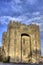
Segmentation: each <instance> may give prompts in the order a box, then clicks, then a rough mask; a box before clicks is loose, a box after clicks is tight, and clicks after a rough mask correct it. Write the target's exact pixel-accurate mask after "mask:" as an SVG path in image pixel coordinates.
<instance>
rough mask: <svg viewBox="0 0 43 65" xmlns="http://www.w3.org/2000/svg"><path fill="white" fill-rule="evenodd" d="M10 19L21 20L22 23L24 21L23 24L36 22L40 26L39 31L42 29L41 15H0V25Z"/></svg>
mask: <svg viewBox="0 0 43 65" xmlns="http://www.w3.org/2000/svg"><path fill="white" fill-rule="evenodd" d="M10 20H15V21H18V22H22V23H25V24H30V23H33V24H37V25H39V26H40V31H43V15H40V16H36V17H33V18H29V17H27V16H25V15H20V16H18V17H11V16H1V17H0V23H1V24H2V25H3V24H8V22H9V21H10Z"/></svg>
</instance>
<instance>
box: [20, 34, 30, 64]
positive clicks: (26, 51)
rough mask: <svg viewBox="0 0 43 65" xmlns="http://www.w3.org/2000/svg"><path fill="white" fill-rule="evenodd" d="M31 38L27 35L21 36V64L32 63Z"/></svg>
mask: <svg viewBox="0 0 43 65" xmlns="http://www.w3.org/2000/svg"><path fill="white" fill-rule="evenodd" d="M30 50H31V44H30V36H29V35H27V34H22V35H21V62H22V63H29V62H30Z"/></svg>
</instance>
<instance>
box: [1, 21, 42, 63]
mask: <svg viewBox="0 0 43 65" xmlns="http://www.w3.org/2000/svg"><path fill="white" fill-rule="evenodd" d="M2 50H3V51H2V53H3V61H6V60H7V59H8V57H9V62H14V63H39V62H40V58H41V50H40V31H39V26H38V25H36V24H30V25H25V24H21V23H18V22H14V21H10V23H9V24H8V28H7V32H4V33H3V36H2ZM4 59H5V60H4Z"/></svg>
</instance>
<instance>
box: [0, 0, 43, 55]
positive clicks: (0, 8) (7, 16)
mask: <svg viewBox="0 0 43 65" xmlns="http://www.w3.org/2000/svg"><path fill="white" fill-rule="evenodd" d="M10 20H15V21H20V22H22V23H25V24H30V23H35V24H37V25H39V27H40V42H41V51H42V55H43V0H0V45H1V43H2V33H3V32H4V31H6V29H7V24H8V23H9V21H10Z"/></svg>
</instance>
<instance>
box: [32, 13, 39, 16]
mask: <svg viewBox="0 0 43 65" xmlns="http://www.w3.org/2000/svg"><path fill="white" fill-rule="evenodd" d="M32 15H36V16H37V15H40V12H33V13H32Z"/></svg>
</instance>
